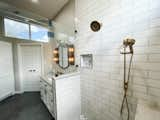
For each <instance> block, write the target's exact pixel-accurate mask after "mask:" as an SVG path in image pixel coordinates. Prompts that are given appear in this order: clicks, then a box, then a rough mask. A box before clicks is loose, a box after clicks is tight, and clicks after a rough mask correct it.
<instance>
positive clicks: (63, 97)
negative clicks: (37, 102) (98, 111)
mask: <svg viewBox="0 0 160 120" xmlns="http://www.w3.org/2000/svg"><path fill="white" fill-rule="evenodd" d="M40 91H41V99H42V101H43V102H44V104H45V105H46V107H47V108H48V110H49V111H50V113H51V114H52V116H53V117H54V118H55V120H79V119H80V112H81V107H80V106H81V104H80V99H81V98H80V75H79V73H70V74H65V75H61V76H58V77H52V78H51V79H49V78H47V77H41V82H40Z"/></svg>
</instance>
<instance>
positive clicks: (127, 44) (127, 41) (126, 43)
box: [121, 38, 136, 54]
mask: <svg viewBox="0 0 160 120" xmlns="http://www.w3.org/2000/svg"><path fill="white" fill-rule="evenodd" d="M135 42H136V41H135V39H130V38H127V39H124V40H123V46H124V48H127V47H129V50H130V51H129V52H121V54H133V45H134V44H135Z"/></svg>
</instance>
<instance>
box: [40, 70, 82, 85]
mask: <svg viewBox="0 0 160 120" xmlns="http://www.w3.org/2000/svg"><path fill="white" fill-rule="evenodd" d="M79 74H80V72H72V73H66V74H62V75H59V76H57V77H55V76H47V75H44V76H40V78H41V79H43V80H44V81H45V82H46V83H48V84H49V85H52V82H53V81H52V80H63V78H68V77H72V76H76V75H79Z"/></svg>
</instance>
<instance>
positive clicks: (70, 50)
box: [68, 45, 75, 65]
mask: <svg viewBox="0 0 160 120" xmlns="http://www.w3.org/2000/svg"><path fill="white" fill-rule="evenodd" d="M68 62H69V64H70V65H74V62H75V59H74V46H73V45H69V48H68Z"/></svg>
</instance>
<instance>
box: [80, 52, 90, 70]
mask: <svg viewBox="0 0 160 120" xmlns="http://www.w3.org/2000/svg"><path fill="white" fill-rule="evenodd" d="M80 66H81V68H88V69H92V67H93V55H92V54H82V55H80Z"/></svg>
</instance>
